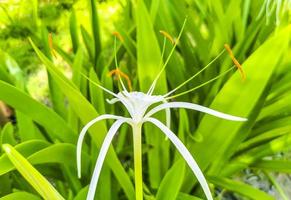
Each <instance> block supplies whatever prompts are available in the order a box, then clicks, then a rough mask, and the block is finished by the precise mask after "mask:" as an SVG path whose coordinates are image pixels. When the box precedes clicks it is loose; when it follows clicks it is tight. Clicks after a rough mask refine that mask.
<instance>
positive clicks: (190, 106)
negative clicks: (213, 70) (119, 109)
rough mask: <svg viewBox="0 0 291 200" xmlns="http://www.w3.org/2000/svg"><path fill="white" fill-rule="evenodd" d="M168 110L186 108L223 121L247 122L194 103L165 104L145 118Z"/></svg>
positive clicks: (151, 111)
mask: <svg viewBox="0 0 291 200" xmlns="http://www.w3.org/2000/svg"><path fill="white" fill-rule="evenodd" d="M166 108H185V109H191V110H197V111H200V112H204V113H207V114H210V115H213V116H216V117H219V118H222V119H227V120H231V121H247V119H246V118H242V117H237V116H233V115H229V114H225V113H222V112H219V111H216V110H213V109H210V108H207V107H204V106H200V105H198V104H194V103H187V102H171V103H164V104H161V105H159V106H157V107H155V108H153V109H152V110H150V111H149V112H148V113H147V114H146V116H145V118H147V117H150V116H152V115H153V114H155V113H156V112H159V111H160V110H163V109H166Z"/></svg>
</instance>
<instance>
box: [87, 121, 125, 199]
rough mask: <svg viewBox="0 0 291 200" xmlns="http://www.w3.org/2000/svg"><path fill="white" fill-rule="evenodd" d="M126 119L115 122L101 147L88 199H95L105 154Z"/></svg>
mask: <svg viewBox="0 0 291 200" xmlns="http://www.w3.org/2000/svg"><path fill="white" fill-rule="evenodd" d="M126 121H127V119H118V120H117V121H116V122H114V124H113V125H112V126H111V128H110V129H109V131H108V133H107V135H106V137H105V139H104V142H103V144H102V146H101V149H100V152H99V155H98V158H97V162H96V165H95V169H94V172H93V176H92V179H91V182H90V186H89V191H88V194H87V200H94V196H95V191H96V187H97V183H98V179H99V175H100V172H101V169H102V165H103V162H104V159H105V156H106V154H107V151H108V149H109V147H110V144H111V141H112V139H113V137H114V135H115V134H116V132H117V130H118V129H119V127H120V126H121V125H122V124H123V123H124V122H126Z"/></svg>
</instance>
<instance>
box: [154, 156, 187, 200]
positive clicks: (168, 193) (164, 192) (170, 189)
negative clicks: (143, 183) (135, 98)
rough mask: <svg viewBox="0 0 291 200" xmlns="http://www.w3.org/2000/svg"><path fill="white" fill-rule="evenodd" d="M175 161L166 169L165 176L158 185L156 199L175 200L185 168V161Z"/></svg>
mask: <svg viewBox="0 0 291 200" xmlns="http://www.w3.org/2000/svg"><path fill="white" fill-rule="evenodd" d="M180 162H183V164H181V163H179V162H177V163H176V164H175V165H174V166H173V167H171V169H169V170H168V172H167V173H166V175H165V177H164V178H163V180H162V182H161V184H160V187H159V189H158V192H157V196H156V199H157V200H175V199H177V196H178V193H179V190H180V188H181V186H182V183H183V179H184V177H183V175H177V174H184V170H185V163H184V161H180Z"/></svg>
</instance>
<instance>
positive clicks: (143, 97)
mask: <svg viewBox="0 0 291 200" xmlns="http://www.w3.org/2000/svg"><path fill="white" fill-rule="evenodd" d="M185 23H186V20H185V21H184V24H183V27H182V29H181V31H180V33H179V36H178V38H177V40H179V38H180V37H181V34H182V31H183V28H184V26H185ZM176 45H177V42H176V43H175V44H174V47H173V49H172V51H171V52H170V54H169V57H168V58H167V60H166V62H165V64H164V65H163V67H162V68H161V71H160V72H159V73H158V75H157V77H156V78H155V79H154V81H153V83H152V84H151V86H150V88H149V90H148V92H147V93H143V92H137V91H134V92H128V91H127V89H126V87H125V86H124V84H123V82H122V80H121V79H120V77H119V80H120V82H121V85H122V88H123V91H121V92H119V93H118V94H115V93H113V92H112V91H109V90H108V89H106V88H104V87H103V86H101V85H99V84H97V83H95V82H93V83H94V84H95V85H96V86H97V87H99V88H100V89H102V90H103V91H105V92H107V93H109V94H111V95H112V96H113V97H114V98H113V99H111V100H107V102H108V103H110V104H115V103H118V102H120V103H122V104H123V106H124V107H125V109H126V110H127V111H128V113H129V115H130V117H128V118H126V117H122V116H116V115H109V114H105V115H101V116H98V117H96V118H95V119H93V120H91V121H90V122H89V123H88V124H86V125H85V127H84V128H83V129H82V131H81V133H80V136H79V138H78V143H77V169H78V176H79V178H80V177H81V151H82V143H83V140H84V137H85V134H86V132H87V130H88V129H89V128H90V127H91V126H92V125H93V124H95V123H96V122H98V121H100V120H105V119H113V120H117V121H116V122H115V123H113V125H112V126H111V128H110V129H109V131H108V133H107V135H106V136H105V139H104V142H103V144H102V146H101V149H100V152H99V155H98V158H97V162H96V165H95V169H94V172H93V176H92V179H91V182H90V186H89V191H88V194H87V200H94V196H95V191H96V187H97V184H98V180H99V176H100V172H101V169H102V165H103V163H104V159H105V157H106V153H107V151H108V149H109V147H110V144H111V141H112V140H113V137H114V135H115V134H116V133H117V131H118V129H119V127H120V126H121V125H122V124H123V123H127V124H129V125H130V126H132V130H133V147H134V148H133V149H134V174H135V190H136V192H135V193H136V194H135V196H136V200H142V199H143V189H142V185H143V182H142V159H141V157H142V150H141V148H142V140H141V136H142V134H141V131H142V125H143V124H144V123H145V122H150V123H152V124H154V125H155V126H156V127H157V128H159V129H160V130H161V131H162V132H163V133H164V134H165V136H166V138H169V140H170V141H171V142H172V143H173V144H174V146H175V147H176V148H177V150H178V151H179V153H180V154H181V156H182V157H183V158H184V160H185V161H186V163H187V164H188V166H189V167H190V169H191V170H192V171H193V173H194V175H195V176H196V178H197V180H198V182H199V183H200V185H201V187H202V189H203V191H204V194H205V196H206V198H207V200H213V198H212V195H211V191H210V189H209V186H208V184H207V181H206V179H205V177H204V175H203V173H202V171H201V170H200V168H199V166H198V164H197V163H196V161H195V159H194V158H193V156H192V155H191V153H190V152H189V151H188V150H187V148H186V146H185V145H184V144H183V143H182V142H181V140H180V139H179V138H178V137H177V136H176V135H175V134H174V133H173V132H172V131H171V130H170V121H171V119H170V117H171V113H170V108H185V109H191V110H196V111H199V112H203V113H206V114H210V115H213V116H216V117H219V118H222V119H226V120H231V121H246V120H247V119H246V118H241V117H237V116H232V115H229V114H225V113H222V112H219V111H216V110H213V109H210V108H207V107H204V106H201V105H197V104H193V103H188V102H168V100H169V99H172V98H174V97H177V96H181V95H184V94H186V93H188V92H192V91H193V90H195V89H198V88H200V87H202V86H204V85H206V84H208V83H210V82H212V81H215V80H216V79H217V78H219V77H220V76H222V75H224V74H225V73H228V72H229V71H230V70H232V69H233V68H231V69H229V70H227V71H226V72H224V73H223V74H220V75H218V76H217V77H215V78H213V79H211V80H209V81H207V82H206V83H203V84H201V85H199V86H197V87H195V88H192V89H190V90H188V91H185V92H182V93H180V94H177V95H174V96H170V95H171V94H172V93H174V92H175V91H177V90H178V89H180V88H181V87H183V86H184V85H185V84H187V83H188V82H189V81H191V80H192V79H193V78H195V77H196V76H198V75H199V74H200V73H202V72H203V71H204V70H205V69H207V68H208V67H209V66H210V65H211V64H212V63H213V62H214V61H215V60H217V59H218V57H219V56H220V55H222V53H223V52H224V51H222V52H221V53H220V54H219V55H218V56H217V57H216V58H214V60H212V61H211V62H210V63H209V64H208V65H206V66H205V67H203V68H202V69H201V70H200V71H199V72H197V73H196V74H194V75H193V76H192V77H190V78H189V79H188V80H186V81H185V82H183V83H182V84H180V85H179V86H178V87H176V88H175V89H173V90H172V91H170V92H168V93H167V94H164V95H153V92H154V89H155V86H156V83H157V81H158V78H159V77H160V75H161V74H162V71H163V70H164V69H165V67H166V65H167V63H168V61H169V59H170V57H171V55H172V53H173V52H174V49H175V47H176ZM114 47H115V52H116V39H115V45H114ZM164 47H165V42H164ZM164 47H163V52H164ZM162 55H163V54H162ZM115 63H116V66H117V59H116V53H115ZM161 63H162V62H161ZM117 71H118V70H117ZM86 78H87V77H86ZM87 79H88V78H87ZM88 80H89V81H91V80H90V79H88ZM91 82H92V81H91ZM152 106H155V107H154V108H152V109H151V110H150V111H148V110H149V108H150V107H152ZM161 110H165V111H166V125H164V124H163V123H162V122H160V121H159V120H157V119H155V118H153V117H152V116H153V115H154V114H155V113H157V112H159V111H161Z"/></svg>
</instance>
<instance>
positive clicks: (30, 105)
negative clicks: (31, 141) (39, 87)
mask: <svg viewBox="0 0 291 200" xmlns="http://www.w3.org/2000/svg"><path fill="white" fill-rule="evenodd" d="M0 91H1V92H0V100H2V101H4V102H6V103H7V104H9V105H10V106H12V107H13V108H15V109H17V110H18V111H21V112H22V113H24V114H26V115H27V116H29V117H30V118H31V119H32V120H34V121H35V122H37V123H39V124H40V125H41V126H43V127H44V128H45V129H46V130H48V134H49V135H50V136H51V138H57V139H59V140H61V141H65V142H70V143H75V142H76V141H77V139H76V134H74V132H73V130H72V129H71V128H70V127H69V126H68V125H67V123H66V122H65V121H64V120H63V119H62V118H61V117H60V116H59V115H57V114H56V113H55V112H54V111H53V110H51V109H50V108H48V107H46V106H44V105H42V104H41V103H39V102H37V101H36V100H34V99H32V98H31V97H30V96H28V95H27V94H25V93H23V92H22V91H20V90H19V89H17V88H15V87H14V86H12V85H9V84H7V83H5V82H3V81H1V80H0Z"/></svg>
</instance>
